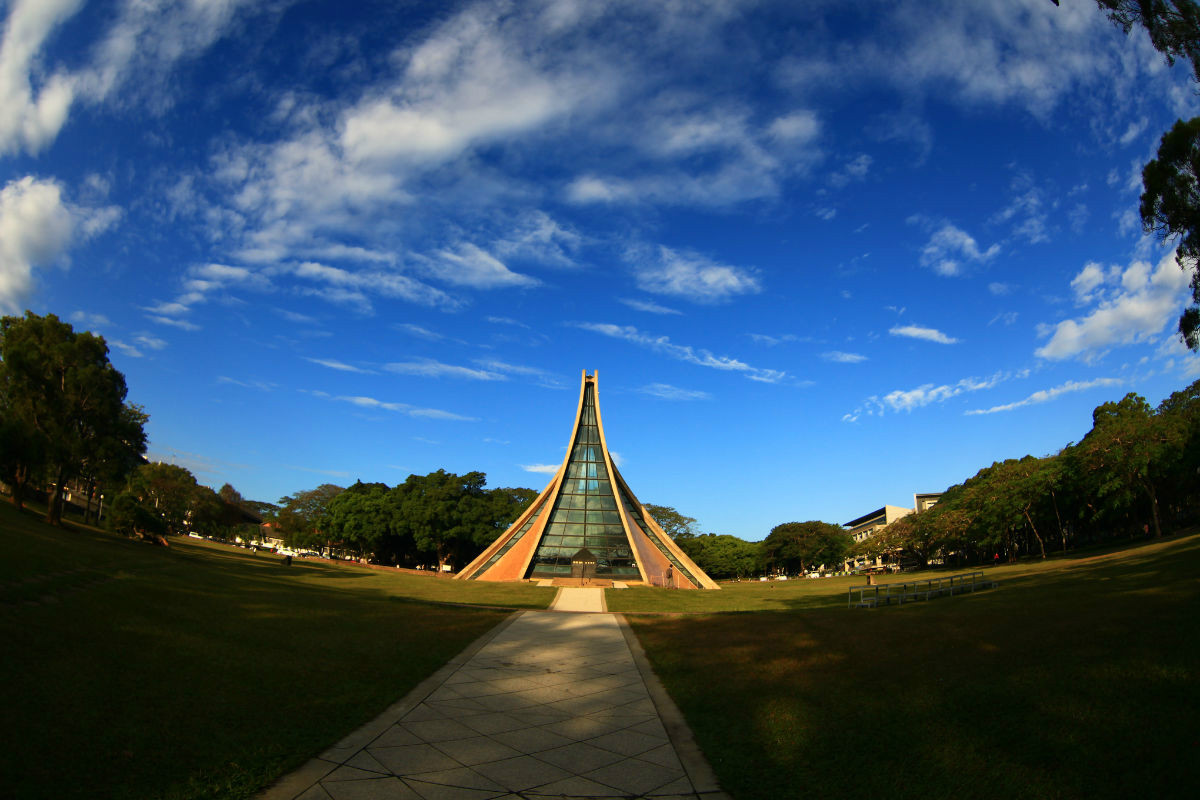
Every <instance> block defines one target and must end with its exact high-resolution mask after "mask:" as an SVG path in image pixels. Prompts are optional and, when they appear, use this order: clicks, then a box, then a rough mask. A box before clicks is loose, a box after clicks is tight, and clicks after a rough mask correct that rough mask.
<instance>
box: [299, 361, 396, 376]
mask: <svg viewBox="0 0 1200 800" xmlns="http://www.w3.org/2000/svg"><path fill="white" fill-rule="evenodd" d="M304 360H305V361H311V362H312V363H314V364H319V365H321V366H322V367H328V368H329V369H336V370H337V371H339V372H357V373H359V374H361V375H377V374H378V373H377V372H375V371H374V370H369V369H363V368H362V367H356V366H354V365H352V364H347V363H345V362H343V361H338V360H336V359H333V358H308V357H307V356H306V357H305V359H304Z"/></svg>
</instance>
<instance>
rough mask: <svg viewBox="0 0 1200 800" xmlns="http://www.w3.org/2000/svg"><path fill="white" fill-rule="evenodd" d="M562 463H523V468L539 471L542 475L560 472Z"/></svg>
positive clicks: (529, 470) (527, 470) (528, 470)
mask: <svg viewBox="0 0 1200 800" xmlns="http://www.w3.org/2000/svg"><path fill="white" fill-rule="evenodd" d="M561 466H562V464H521V465H520V467H521V469H523V470H525V471H526V472H537V473H540V474H542V475H553V474H554V473H556V472H558V469H559V467H561Z"/></svg>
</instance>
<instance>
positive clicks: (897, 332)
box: [888, 325, 958, 344]
mask: <svg viewBox="0 0 1200 800" xmlns="http://www.w3.org/2000/svg"><path fill="white" fill-rule="evenodd" d="M888 333H890V334H891V335H892V336H904V337H907V338H909V339H923V340H924V341H927V342H937V343H938V344H957V343H958V339H955V338H954V337H953V336H947V335H946V334H944V333H942V332H941V331H939V330H937V329H936V328H926V327H923V326H921V325H896V326H894V327H892V328H890V329H888Z"/></svg>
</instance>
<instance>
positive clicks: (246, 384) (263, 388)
mask: <svg viewBox="0 0 1200 800" xmlns="http://www.w3.org/2000/svg"><path fill="white" fill-rule="evenodd" d="M217 383H227V384H229V385H231V386H240V387H242V388H243V389H258V390H259V391H260V392H269V391H271V390H273V389H275V388H276V385H275V384H274V383H268V382H267V381H239V380H237V379H236V378H230V377H228V376H226V375H222V376H220V377H219V378H217Z"/></svg>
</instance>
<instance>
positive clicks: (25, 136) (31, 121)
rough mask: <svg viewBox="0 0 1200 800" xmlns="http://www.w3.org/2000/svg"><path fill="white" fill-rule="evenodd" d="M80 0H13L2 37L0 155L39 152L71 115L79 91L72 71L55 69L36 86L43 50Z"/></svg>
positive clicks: (75, 9)
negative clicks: (41, 51)
mask: <svg viewBox="0 0 1200 800" xmlns="http://www.w3.org/2000/svg"><path fill="white" fill-rule="evenodd" d="M82 4H83V3H82V0H14V2H13V3H12V4H11V5H10V11H9V14H8V19H7V20H6V21H5V24H4V32H3V39H2V40H0V155H3V154H7V153H12V152H15V151H19V150H25V151H28V152H30V153H35V154H36V153H37V152H38V151H39V150H41V149H42V148H43V147H45V146H46V145H47V144H48V143H49V142H51V141H53V140H54V138H55V137H56V136H57V135H58V132H59V130H61V128H62V126H63V124H65V123H66V121H67V114H68V112H69V110H70V107H71V103H72V102H73V100H74V97H75V89H74V87H73V86H72V82H71V79H70V78H69V76H67V75H65V74H63V73H61V72H56V73H54V74H52V75H51V76H50V77H49V78H47V79H45V80H44V81H42V82H41V85H40V86H38V87H36V88H35V87H34V86H33V83H34V81H35V80H36V78H37V72H39V70H38V69H37V66H38V60H39V58H38V57H39V51H40V50H41V48H42V45H43V44H44V43H45V41H46V39H47V38H49V37H50V35H51V33H52V32H53V31H54V29H55V28H56V27H58V26H59V25H61V24H62V23H63V22H64V21H65V20H67V19H68V18H70V17H71V16H73V15H74V14H75V12H76V11H78V10H79V8H80V6H82Z"/></svg>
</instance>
